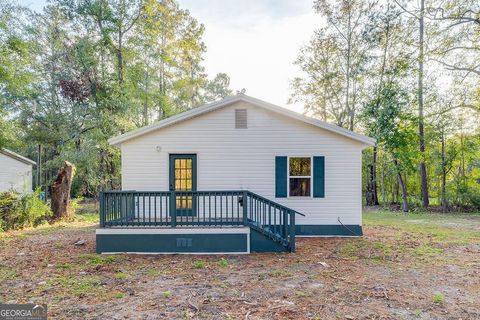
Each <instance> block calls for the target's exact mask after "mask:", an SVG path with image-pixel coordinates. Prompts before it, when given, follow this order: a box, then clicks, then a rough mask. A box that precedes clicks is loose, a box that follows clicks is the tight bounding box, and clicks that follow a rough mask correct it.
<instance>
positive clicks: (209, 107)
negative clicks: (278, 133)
mask: <svg viewBox="0 0 480 320" xmlns="http://www.w3.org/2000/svg"><path fill="white" fill-rule="evenodd" d="M239 101H244V102H248V103H251V104H253V105H255V106H258V107H260V108H264V109H267V110H270V111H273V112H276V113H279V114H282V115H284V116H287V117H290V118H294V119H297V120H299V121H303V122H305V123H308V124H310V125H313V126H315V127H318V128H321V129H324V130H328V131H330V132H334V133H337V134H339V135H342V136H345V137H347V138H350V139H352V140H356V141H359V142H362V143H364V144H366V145H370V146H374V145H375V142H376V141H375V139H373V138H370V137H367V136H365V135H362V134H359V133H355V132H353V131H350V130H347V129H344V128H341V127H339V126H336V125H333V124H329V123H327V122H324V121H321V120H318V119H313V118H311V117H307V116H304V115H302V114H300V113H297V112H294V111H291V110H288V109H286V108H283V107H280V106H277V105H274V104H271V103H268V102H266V101H263V100H260V99H257V98H253V97H250V96H247V95H245V94H238V95H236V96H231V97H227V98H225V99H222V100H219V101H216V102H213V103H209V104H206V105H203V106H201V107H198V108H194V109H192V110H189V111H186V112H183V113H180V114H178V115H175V116H172V117H170V118H167V119H164V120H161V121H158V122H156V123H154V124H151V125H149V126H145V127H142V128H139V129H137V130H133V131H130V132H127V133H125V134H122V135H119V136H116V137H113V138H111V139H109V140H108V142H109V143H110V144H111V145H113V146H119V145H120V144H122V143H123V142H125V141H128V140H131V139H133V138H136V137H139V136H142V135H144V134H147V133H150V132H152V131H155V130H158V129H161V128H164V127H168V126H171V125H174V124H176V123H179V122H182V121H185V120H188V119H191V118H194V117H197V116H199V115H202V114H204V113H207V112H211V111H215V110H218V109H220V108H223V107H226V106H228V105H231V104H233V103H235V102H239Z"/></svg>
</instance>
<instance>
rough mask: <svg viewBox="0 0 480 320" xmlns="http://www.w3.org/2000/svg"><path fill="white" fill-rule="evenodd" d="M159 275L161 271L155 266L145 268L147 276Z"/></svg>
mask: <svg viewBox="0 0 480 320" xmlns="http://www.w3.org/2000/svg"><path fill="white" fill-rule="evenodd" d="M161 275H162V273H161V272H160V271H158V270H157V269H155V268H149V269H147V276H149V277H159V276H161Z"/></svg>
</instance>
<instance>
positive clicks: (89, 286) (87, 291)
mask: <svg viewBox="0 0 480 320" xmlns="http://www.w3.org/2000/svg"><path fill="white" fill-rule="evenodd" d="M100 284H101V282H100V280H99V279H97V278H87V279H82V280H80V281H78V282H74V283H73V290H72V291H73V294H74V295H76V296H77V297H83V296H87V295H91V294H93V295H95V294H96V293H97V288H98V287H99V286H100Z"/></svg>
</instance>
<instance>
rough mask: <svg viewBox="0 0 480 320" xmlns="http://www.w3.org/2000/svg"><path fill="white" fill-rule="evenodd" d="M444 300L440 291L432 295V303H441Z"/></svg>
mask: <svg viewBox="0 0 480 320" xmlns="http://www.w3.org/2000/svg"><path fill="white" fill-rule="evenodd" d="M444 301H445V297H444V296H443V294H441V293H436V294H435V295H434V296H433V302H434V303H437V304H441V303H443V302H444Z"/></svg>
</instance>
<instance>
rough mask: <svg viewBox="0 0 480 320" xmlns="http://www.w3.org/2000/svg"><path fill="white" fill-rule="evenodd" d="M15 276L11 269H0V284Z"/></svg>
mask: <svg viewBox="0 0 480 320" xmlns="http://www.w3.org/2000/svg"><path fill="white" fill-rule="evenodd" d="M16 276H17V272H16V271H15V270H13V269H11V268H0V283H2V282H4V281H6V280H13V279H15V277H16Z"/></svg>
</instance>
